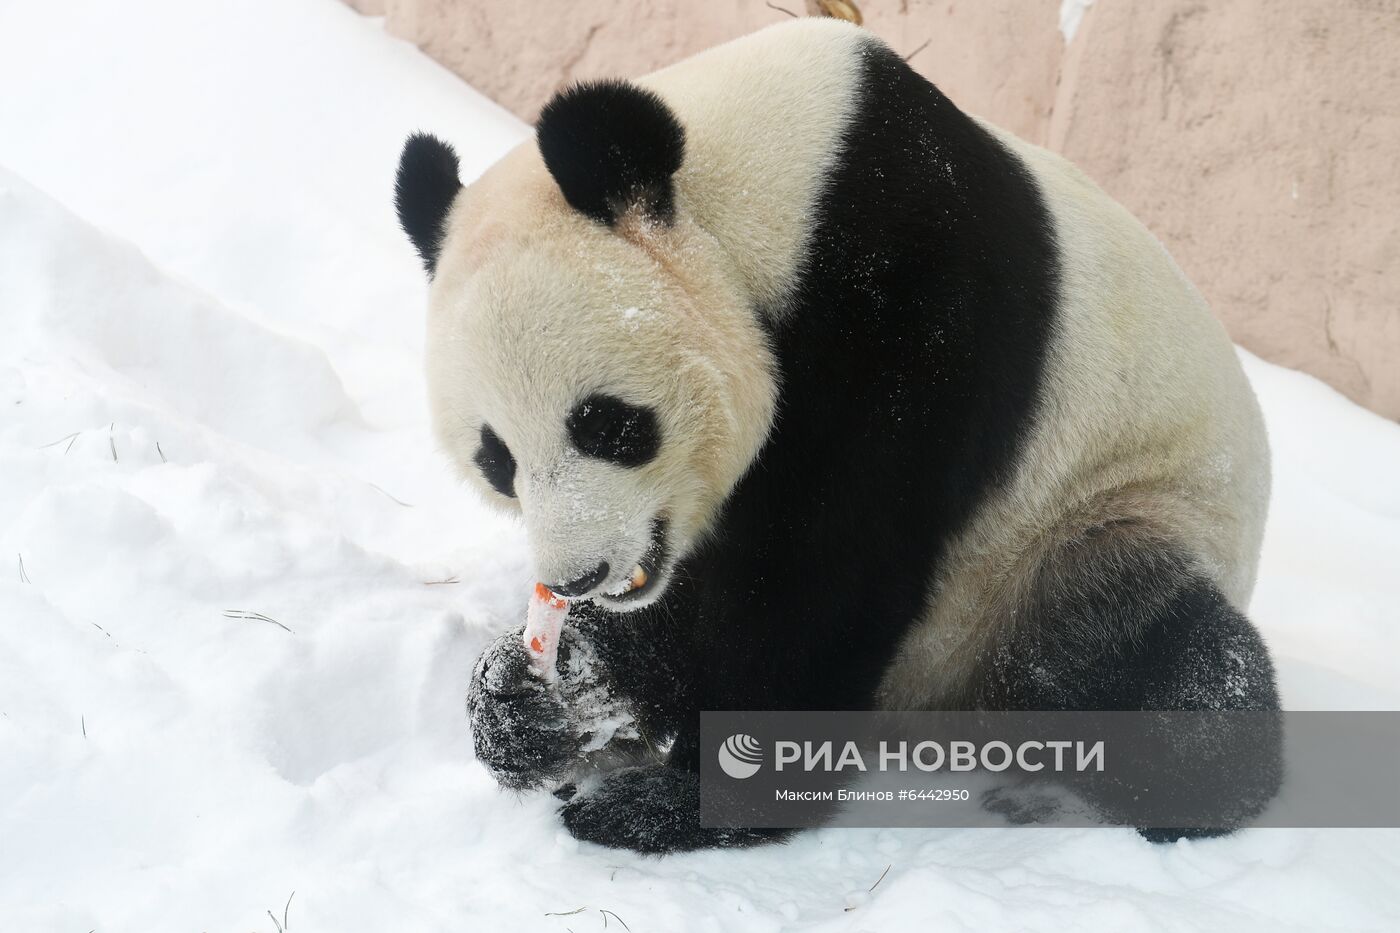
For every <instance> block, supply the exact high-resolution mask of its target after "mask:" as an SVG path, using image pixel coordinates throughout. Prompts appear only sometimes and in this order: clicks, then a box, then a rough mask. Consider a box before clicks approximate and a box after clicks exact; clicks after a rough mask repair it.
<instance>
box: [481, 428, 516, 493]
mask: <svg viewBox="0 0 1400 933" xmlns="http://www.w3.org/2000/svg"><path fill="white" fill-rule="evenodd" d="M472 459H473V460H475V461H476V465H477V467H478V468H479V469H480V470H481V475H482V476H484V477H486V482H488V483H490V484H491V487H492V488H493V489H495V490H496V491H497V492H499V493H500V494H501V495H503V496H510V497H511V498H512V499H514V498H515V458H514V457H512V456H511V454H510V448H509V447H507V446H506V442H505V441H503V440H501V439H500V438H499V437H497V436H496V432H495V431H493V430H491V426H490V425H489V424H484V425H482V426H481V446H480V447H478V448H477V449H476V456H475V457H473V458H472Z"/></svg>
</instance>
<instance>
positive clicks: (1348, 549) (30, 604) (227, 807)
mask: <svg viewBox="0 0 1400 933" xmlns="http://www.w3.org/2000/svg"><path fill="white" fill-rule="evenodd" d="M0 85H2V86H4V87H6V88H10V89H20V92H19V93H8V94H5V95H0V165H3V166H4V167H5V169H6V170H5V171H0V332H3V334H4V337H3V339H0V409H2V410H3V411H4V412H5V417H4V418H3V419H0V476H3V478H4V482H3V483H0V918H3V919H0V926H3V927H5V928H7V929H11V928H12V929H22V930H59V929H65V930H88V929H98V930H101V931H104V933H105V931H120V930H141V931H158V930H172V931H187V930H195V929H208V930H250V929H255V930H263V931H269V933H270V931H272V930H273V929H274V923H273V922H272V920H271V919H270V918H269V916H268V911H269V910H270V911H272V913H274V914H275V915H276V916H277V918H278V922H279V923H280V922H281V919H282V916H283V911H284V908H285V909H286V912H287V918H288V921H289V923H290V927H291V929H293V930H307V929H310V930H335V931H354V930H385V929H398V930H460V929H489V930H525V929H530V930H560V931H562V930H564V929H566V928H571V929H573V930H575V931H579V933H582V931H585V930H597V929H602V928H603V922H604V919H605V917H604V915H603V914H602V913H600V912H599V910H598V909H599V908H603V909H607V910H611V911H614V912H615V914H616V916H617V917H620V918H621V919H622V920H624V921H625V922H626V923H627V924H628V926H629V927H630V928H631V929H632V930H633V931H635V933H645V931H647V930H664V931H671V930H680V929H695V930H715V931H720V930H723V931H732V930H755V931H760V930H779V929H801V930H899V929H907V928H925V927H927V926H935V925H936V926H938V927H939V928H947V929H974V928H975V929H979V930H980V929H988V928H990V929H1010V928H1016V929H1030V930H1041V929H1043V930H1063V929H1067V928H1081V929H1091V928H1092V929H1112V930H1132V929H1186V928H1196V927H1200V926H1205V925H1217V926H1228V927H1230V928H1232V929H1260V930H1281V929H1310V930H1315V929H1322V928H1329V927H1331V928H1337V929H1363V928H1367V927H1370V928H1386V927H1390V928H1393V926H1394V924H1395V923H1396V922H1397V916H1400V905H1397V895H1396V893H1395V892H1396V889H1397V884H1396V881H1397V866H1400V833H1395V832H1382V831H1368V832H1361V831H1350V832H1341V831H1337V832H1322V831H1313V832H1305V831H1281V830H1274V831H1255V832H1247V833H1244V834H1242V835H1240V836H1238V837H1236V838H1232V839H1227V840H1218V841H1212V842H1207V843H1193V844H1186V843H1183V844H1180V845H1177V846H1172V847H1167V848H1153V847H1151V846H1149V845H1148V844H1146V843H1144V842H1142V841H1141V840H1139V839H1138V838H1137V836H1136V835H1134V834H1133V833H1131V832H1128V831H1125V830H1066V831H1055V830H1036V831H1017V830H1005V831H998V830H974V831H964V830H958V831H955V830H945V831H914V830H910V831H904V832H890V831H873V830H872V831H849V830H848V831H831V832H824V833H810V834H807V835H805V836H803V837H801V838H799V839H798V840H797V841H795V842H794V843H792V844H791V845H789V846H786V847H782V848H776V849H769V850H759V851H753V852H743V853H723V854H718V853H701V854H697V855H691V856H682V857H673V858H669V859H665V860H661V861H656V860H646V859H640V858H636V857H633V856H631V855H628V854H626V853H619V852H612V851H604V850H599V849H594V848H591V847H586V846H581V845H579V844H577V843H575V842H574V841H573V840H572V839H570V838H569V837H567V835H565V834H564V833H562V832H561V831H560V829H559V828H558V825H557V822H556V821H555V819H554V817H553V810H554V806H553V803H554V801H552V800H551V799H550V798H548V797H547V796H530V797H525V798H515V797H512V796H508V795H504V794H502V793H500V792H499V791H497V789H496V788H495V787H494V785H493V784H492V783H491V781H490V779H489V778H488V777H487V776H486V774H485V773H484V771H483V770H482V769H481V768H480V767H479V766H477V765H476V764H475V762H474V761H473V760H472V757H471V752H470V742H469V737H468V736H467V735H466V732H465V724H464V719H463V714H462V693H463V690H464V687H465V679H466V676H467V673H468V671H469V669H470V665H471V661H472V659H473V657H474V656H475V654H476V652H477V651H479V650H480V648H481V647H482V646H483V645H484V644H485V642H486V640H487V638H488V637H489V636H490V635H491V634H492V633H494V632H496V631H499V630H500V629H501V628H502V627H504V626H506V625H508V624H513V623H516V622H517V621H518V620H519V617H520V614H521V611H522V610H523V607H524V597H525V595H526V594H527V593H528V588H527V584H528V570H527V567H526V557H525V552H524V543H523V539H522V537H521V533H520V531H519V529H518V528H517V527H515V526H514V525H512V524H510V523H508V522H505V521H504V520H501V519H498V518H496V517H494V516H493V515H491V514H490V513H488V512H487V511H486V510H485V509H484V508H482V507H481V506H480V505H479V504H478V503H476V502H475V501H474V500H473V499H472V498H471V496H470V495H469V494H468V493H467V492H466V491H464V490H463V489H461V488H460V486H459V484H458V483H457V482H456V481H455V480H454V479H453V478H452V476H451V475H450V473H449V470H448V468H447V467H446V465H445V464H444V463H442V461H441V460H440V458H438V457H437V455H436V454H435V453H434V451H433V448H432V444H431V441H430V439H429V437H428V432H427V418H426V412H425V407H424V405H423V400H422V394H423V393H422V388H421V375H420V364H419V355H420V350H421V340H422V337H421V332H422V328H421V318H422V304H423V293H424V285H423V282H422V277H421V274H420V272H419V269H418V267H417V264H416V261H415V258H414V256H413V254H412V251H411V249H410V248H409V247H408V245H407V244H406V243H405V242H404V241H403V239H402V237H401V236H400V235H399V233H398V232H397V230H396V229H395V225H394V220H393V216H392V210H391V207H390V197H389V192H390V186H391V183H392V176H393V169H394V160H395V157H396V155H397V150H398V146H399V144H400V142H401V140H402V138H403V137H404V135H406V133H407V132H409V131H410V130H412V129H416V128H420V127H422V128H429V129H432V130H435V131H437V132H440V133H441V134H442V135H444V136H445V137H447V138H449V139H451V140H453V141H454V142H455V143H457V144H458V146H459V149H460V150H461V153H462V156H463V163H464V169H463V171H464V175H466V176H467V177H471V176H472V175H474V174H476V173H477V172H479V171H480V170H481V169H482V168H483V167H485V166H486V165H487V164H489V163H490V162H491V161H492V160H494V159H495V158H496V157H498V156H499V155H500V154H501V153H502V152H504V151H505V150H506V149H507V148H508V147H509V146H510V145H512V144H513V143H515V142H517V141H519V140H521V139H523V138H525V136H526V129H525V128H524V127H522V126H520V125H519V124H518V123H516V122H515V121H514V120H513V119H512V118H510V117H509V116H507V115H505V114H504V113H503V112H502V111H500V110H499V109H498V108H496V107H494V106H493V105H491V104H489V103H488V102H486V101H485V100H483V99H482V98H481V97H479V96H478V95H476V94H475V93H474V92H472V91H471V90H470V89H468V88H465V87H463V86H462V85H461V84H460V83H458V82H457V81H456V80H455V79H454V78H452V77H451V76H450V75H448V74H446V73H445V72H443V71H442V70H441V69H439V68H437V67H436V66H435V65H433V64H432V63H430V62H428V61H427V60H426V59H424V58H423V57H422V56H421V55H419V54H418V53H417V52H416V51H415V50H413V49H411V48H409V47H407V46H406V45H404V44H402V43H399V42H397V41H394V40H391V39H388V38H386V37H385V36H384V35H383V34H382V33H381V32H380V31H379V30H378V28H377V26H376V25H375V24H374V23H373V22H372V21H367V20H363V19H361V18H359V17H357V16H355V15H354V14H352V13H350V12H349V11H348V10H347V9H345V8H344V7H343V6H342V5H341V4H339V3H338V2H335V0H303V2H297V3H291V2H280V3H279V2H273V0H256V2H254V0H240V2H229V3H213V2H205V3H201V4H189V3H179V2H174V0H165V2H155V0H152V2H147V3H143V4H138V5H131V4H121V5H112V4H103V3H98V2H88V3H69V4H62V5H59V4H37V3H28V4H26V3H10V4H5V5H3V6H0ZM1247 363H1248V366H1249V371H1250V375H1251V377H1252V378H1253V379H1254V381H1255V383H1256V385H1257V386H1258V387H1259V389H1260V392H1261V394H1262V397H1263V401H1264V404H1265V407H1266V413H1267V415H1268V417H1269V420H1270V427H1271V430H1272V434H1273V439H1274V444H1275V448H1276V452H1277V465H1276V472H1277V490H1278V496H1277V500H1276V502H1275V507H1274V512H1273V515H1272V517H1271V523H1270V527H1269V537H1268V541H1267V545H1266V552H1265V559H1264V567H1263V571H1262V575H1261V583H1260V589H1259V593H1258V596H1257V598H1256V600H1255V605H1254V607H1253V615H1254V616H1255V617H1256V618H1258V619H1259V621H1260V623H1261V625H1262V627H1263V628H1264V630H1265V633H1266V635H1267V637H1268V638H1269V640H1270V642H1271V643H1272V644H1273V646H1274V648H1275V650H1276V651H1277V652H1278V654H1279V659H1280V665H1281V669H1282V671H1283V678H1284V690H1285V695H1286V697H1287V698H1288V701H1289V703H1290V704H1291V705H1293V706H1295V707H1313V708H1326V707H1333V708H1349V707H1358V706H1365V707H1372V708H1389V707H1392V706H1393V704H1394V703H1395V700H1396V697H1395V694H1394V692H1393V688H1392V687H1391V686H1390V685H1391V683H1392V678H1393V665H1394V659H1395V658H1396V657H1397V655H1400V651H1397V648H1400V644H1397V639H1398V638H1400V626H1397V625H1396V623H1397V621H1400V618H1398V617H1397V616H1398V614H1400V609H1397V607H1400V578H1397V575H1396V574H1395V572H1394V571H1395V569H1396V565H1395V554H1396V552H1397V544H1400V487H1397V485H1396V483H1395V481H1394V478H1395V476H1396V475H1397V473H1400V427H1397V426H1395V425H1393V424H1389V423H1387V422H1384V421H1382V420H1380V419H1378V418H1376V417H1374V416H1372V415H1369V414H1367V413H1365V412H1363V411H1361V410H1359V409H1357V408H1355V407H1354V406H1351V405H1350V404H1348V403H1347V402H1345V401H1344V400H1342V399H1340V398H1339V397H1337V396H1336V395H1335V394H1333V393H1331V392H1330V391H1329V390H1327V389H1326V388H1324V387H1322V386H1320V385H1319V384H1318V383H1316V382H1315V381H1313V380H1311V379H1309V378H1307V377H1304V376H1300V375H1298V374H1295V373H1290V372H1287V371H1284V370H1279V369H1277V368H1274V367H1271V366H1267V365H1265V364H1263V363H1259V362H1258V361H1255V360H1253V359H1252V358H1250V359H1247ZM6 568H8V569H6ZM452 581H456V582H452ZM886 866H891V867H890V870H889V873H888V875H886V876H885V877H884V879H883V881H881V882H880V884H879V885H878V887H877V888H876V889H875V890H874V891H873V892H867V889H868V888H869V887H870V886H871V885H872V884H873V883H874V882H875V880H876V879H877V878H879V877H880V875H881V873H882V872H883V871H884V870H885V868H886ZM293 891H295V892H296V895H295V897H294V898H293V899H292V901H291V904H290V906H287V900H288V897H289V896H290V895H291V894H292V892H293ZM579 907H587V908H589V909H588V910H585V911H583V912H582V913H577V914H572V915H569V916H547V915H546V914H547V912H564V911H572V910H574V909H575V908H579ZM847 907H852V908H853V909H851V910H847V909H846V908H847ZM617 922H618V921H617V920H616V919H614V920H611V921H610V923H613V924H616V923H617Z"/></svg>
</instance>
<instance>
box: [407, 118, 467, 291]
mask: <svg viewBox="0 0 1400 933" xmlns="http://www.w3.org/2000/svg"><path fill="white" fill-rule="evenodd" d="M460 190H462V183H461V181H459V180H458V179H457V153H456V152H454V151H453V149H452V147H451V146H449V145H448V144H447V143H445V142H443V141H442V140H440V139H438V138H437V137H435V136H429V135H428V134H427V133H414V134H413V135H412V136H410V137H408V141H407V142H405V143H404V144H403V155H401V156H399V176H398V179H397V180H396V181H395V182H394V207H395V208H396V209H397V210H398V212H399V226H401V227H403V231H404V233H407V234H408V238H409V239H410V240H412V241H413V246H414V248H415V249H417V250H418V255H419V256H422V257H423V268H424V269H427V270H428V277H429V278H431V277H432V276H433V274H434V273H435V272H436V271H437V261H438V253H440V252H441V251H442V238H443V236H444V235H445V233H446V230H445V227H446V224H447V212H448V211H450V210H451V209H452V199H453V198H455V197H457V192H458V191H460Z"/></svg>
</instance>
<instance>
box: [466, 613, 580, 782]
mask: <svg viewBox="0 0 1400 933" xmlns="http://www.w3.org/2000/svg"><path fill="white" fill-rule="evenodd" d="M520 632H521V630H520V629H513V630H511V631H509V632H506V633H505V634H503V635H501V636H500V637H499V638H497V639H496V640H495V641H494V642H493V643H492V644H491V645H490V646H489V647H488V648H487V649H486V651H485V652H484V653H483V654H482V655H481V658H480V659H479V660H478V661H477V662H476V669H475V670H474V671H473V672H472V680H471V686H470V687H469V688H468V690H467V719H468V721H469V722H470V724H471V730H472V739H473V741H474V743H475V745H476V757H477V758H478V759H480V760H481V762H482V764H484V765H486V768H487V770H488V771H490V772H491V775H492V776H493V777H495V779H496V780H497V781H499V782H500V783H501V784H502V785H503V786H505V787H508V788H511V789H512V790H531V789H533V788H537V787H543V786H544V785H546V784H549V783H551V782H554V781H558V780H562V779H563V778H565V777H567V776H568V775H569V773H570V772H571V771H572V769H573V768H574V767H575V766H576V765H577V764H578V762H579V758H580V754H581V749H582V744H583V740H582V738H581V737H580V735H579V731H578V728H577V727H576V724H575V722H574V719H573V717H572V716H571V715H570V713H569V708H568V707H567V706H566V705H565V703H564V700H563V699H562V697H561V696H560V694H559V690H558V689H557V687H556V686H555V685H554V684H550V683H547V682H545V681H544V680H543V679H541V678H540V677H538V676H537V675H536V674H534V673H533V672H532V671H531V670H530V660H529V655H528V654H526V652H525V646H524V645H523V644H522V643H521V637H520Z"/></svg>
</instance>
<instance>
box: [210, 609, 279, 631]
mask: <svg viewBox="0 0 1400 933" xmlns="http://www.w3.org/2000/svg"><path fill="white" fill-rule="evenodd" d="M224 618H225V619H246V620H248V621H249V622H271V623H272V624H273V625H275V626H277V627H278V628H280V629H282V630H283V631H286V632H292V630H291V629H289V628H287V626H285V625H283V624H282V623H281V622H278V621H277V620H276V619H274V618H272V617H271V616H265V615H263V614H262V613H261V612H249V611H248V610H246V609H225V610H224ZM292 634H293V635H295V634H296V633H295V632H292Z"/></svg>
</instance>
